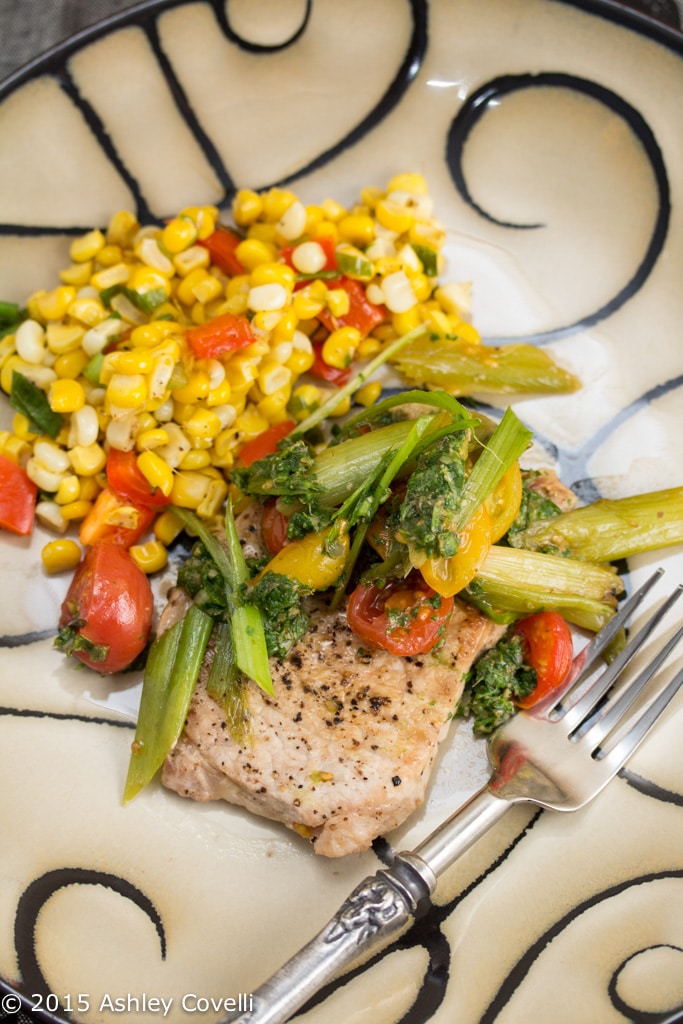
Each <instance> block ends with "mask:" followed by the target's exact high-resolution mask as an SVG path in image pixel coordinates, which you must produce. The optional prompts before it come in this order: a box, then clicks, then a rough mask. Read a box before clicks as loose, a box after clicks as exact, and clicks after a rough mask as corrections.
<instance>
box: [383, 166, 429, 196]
mask: <svg viewBox="0 0 683 1024" xmlns="http://www.w3.org/2000/svg"><path fill="white" fill-rule="evenodd" d="M387 192H409V193H410V194H411V195H413V196H426V195H428V193H429V189H428V188H427V182H426V181H425V179H424V177H423V176H422V175H421V174H416V173H414V172H412V171H408V172H404V173H403V174H395V175H394V177H393V178H392V179H391V181H390V182H389V184H388V185H387Z"/></svg>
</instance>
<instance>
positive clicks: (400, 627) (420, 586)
mask: <svg viewBox="0 0 683 1024" xmlns="http://www.w3.org/2000/svg"><path fill="white" fill-rule="evenodd" d="M452 610H453V598H452V597H441V596H440V595H439V594H437V593H436V592H435V591H434V590H432V589H431V587H428V586H427V585H426V584H425V583H424V582H423V581H422V579H421V578H420V577H419V575H418V574H417V573H411V575H410V576H409V577H408V578H407V579H405V580H391V581H390V582H388V583H387V584H386V585H384V586H382V587H380V586H378V585H377V584H374V583H360V584H359V585H358V586H357V587H356V589H355V590H354V591H353V593H352V594H351V596H350V597H349V602H348V607H347V611H346V615H347V619H348V622H349V625H350V626H351V629H353V630H354V632H356V633H357V634H358V635H359V636H360V637H362V638H363V639H364V640H367V641H368V642H369V643H371V644H373V645H374V646H375V647H381V648H382V649H383V650H385V651H389V653H390V654H397V655H400V656H403V657H406V656H408V655H414V654H427V652H428V651H430V650H431V649H432V647H434V645H435V644H436V643H437V642H438V641H439V640H440V639H441V637H442V635H443V630H444V627H445V625H446V623H447V622H448V619H449V617H450V614H451V612H452Z"/></svg>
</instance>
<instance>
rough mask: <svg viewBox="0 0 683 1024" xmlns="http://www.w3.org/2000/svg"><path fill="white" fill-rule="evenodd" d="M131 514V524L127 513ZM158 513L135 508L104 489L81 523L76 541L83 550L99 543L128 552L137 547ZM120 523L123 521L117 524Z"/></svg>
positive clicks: (129, 502)
mask: <svg viewBox="0 0 683 1024" xmlns="http://www.w3.org/2000/svg"><path fill="white" fill-rule="evenodd" d="M126 509H129V510H130V523H129V524H127V523H126V522H125V520H126V513H125V511H124V512H122V511H121V510H126ZM157 511H158V509H154V508H151V507H150V506H149V505H138V504H136V503H135V502H133V501H129V500H128V499H127V498H124V497H122V496H121V495H120V494H117V493H116V491H114V490H112V488H111V487H105V488H104V490H102V491H100V493H99V494H98V495H97V498H96V499H95V504H94V505H93V507H92V508H91V509H90V511H89V512H88V514H87V516H86V517H85V519H84V520H83V521H82V523H81V528H80V531H79V540H80V542H81V544H83V545H84V547H92V546H93V545H94V544H97V543H99V541H101V540H108V541H113V542H114V543H115V544H120V545H121V547H124V548H129V547H130V546H131V544H137V542H138V541H139V540H140V538H141V537H142V535H143V534H144V533H145V532H146V531H147V530H148V529H149V527H150V526H151V525H152V523H153V522H154V519H155V517H156V515H157ZM119 519H122V520H124V521H123V522H119Z"/></svg>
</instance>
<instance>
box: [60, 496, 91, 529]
mask: <svg viewBox="0 0 683 1024" xmlns="http://www.w3.org/2000/svg"><path fill="white" fill-rule="evenodd" d="M91 509H92V501H86V500H85V498H79V499H78V500H77V501H69V502H67V504H66V505H61V506H60V510H61V513H62V515H63V516H64V518H65V519H66V521H67V523H73V522H77V521H79V520H81V519H85V517H86V516H87V514H88V512H90V510H91Z"/></svg>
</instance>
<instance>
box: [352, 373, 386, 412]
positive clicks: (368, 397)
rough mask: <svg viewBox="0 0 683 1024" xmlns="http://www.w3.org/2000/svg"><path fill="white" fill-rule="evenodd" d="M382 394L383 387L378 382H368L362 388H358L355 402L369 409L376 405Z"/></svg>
mask: <svg viewBox="0 0 683 1024" xmlns="http://www.w3.org/2000/svg"><path fill="white" fill-rule="evenodd" d="M381 394H382V385H381V384H380V382H379V381H378V380H371V381H368V383H367V384H364V385H363V387H362V388H358V391H356V394H355V395H354V400H355V401H356V402H358V404H359V405H362V406H364V407H365V408H366V409H368V408H369V407H370V406H371V405H374V404H375V402H376V401H377V399H378V398H379V396H380V395H381Z"/></svg>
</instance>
